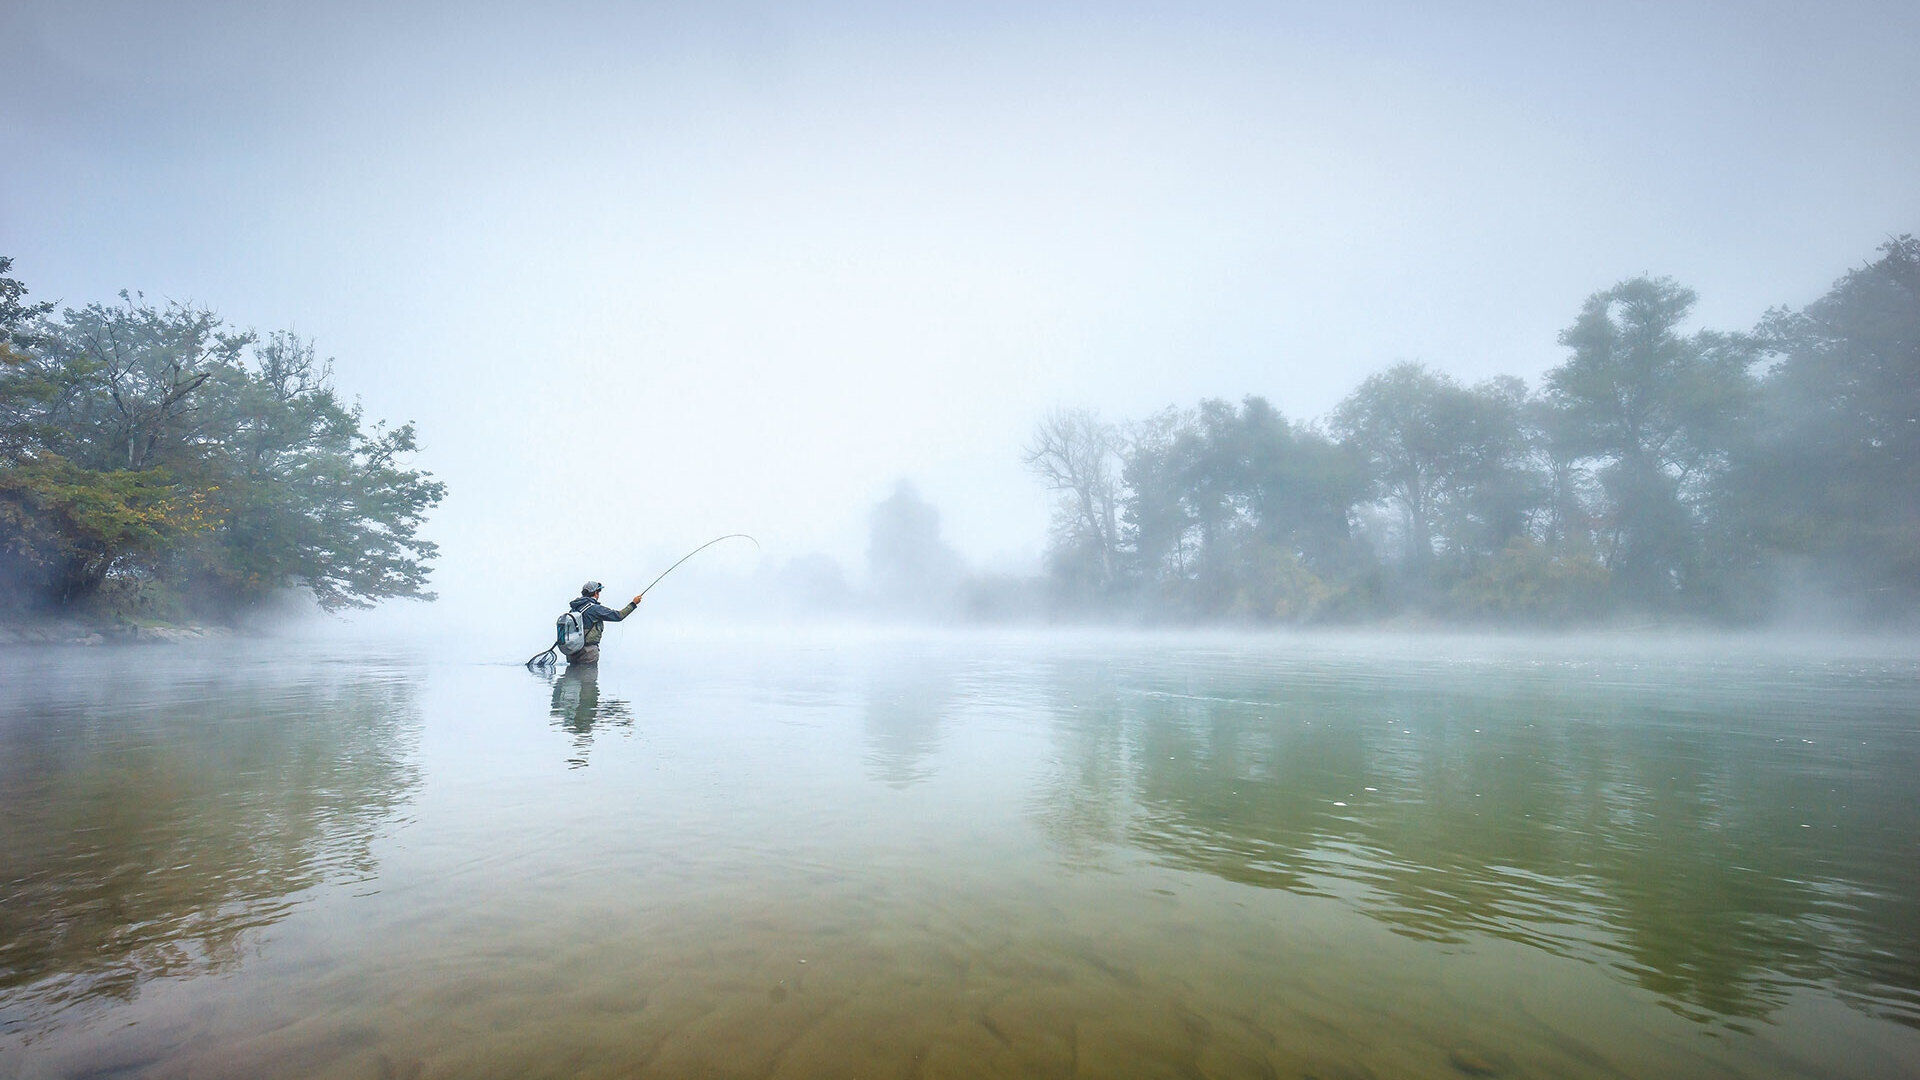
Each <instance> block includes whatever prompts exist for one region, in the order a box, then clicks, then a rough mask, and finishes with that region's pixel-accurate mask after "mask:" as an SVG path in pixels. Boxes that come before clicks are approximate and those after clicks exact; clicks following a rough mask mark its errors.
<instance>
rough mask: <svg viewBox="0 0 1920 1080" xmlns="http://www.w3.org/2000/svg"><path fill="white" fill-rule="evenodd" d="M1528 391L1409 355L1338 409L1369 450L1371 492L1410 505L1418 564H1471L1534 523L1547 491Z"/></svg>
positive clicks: (1352, 436)
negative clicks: (1525, 422) (1532, 442)
mask: <svg viewBox="0 0 1920 1080" xmlns="http://www.w3.org/2000/svg"><path fill="white" fill-rule="evenodd" d="M1526 400H1527V393H1526V386H1525V384H1524V383H1522V382H1520V380H1518V379H1513V378H1503V379H1495V380H1492V381H1490V382H1488V383H1485V384H1483V385H1481V386H1477V387H1473V388H1471V389H1469V388H1467V387H1463V386H1461V385H1460V384H1459V383H1457V382H1455V381H1454V380H1453V379H1452V378H1450V377H1448V376H1446V375H1444V374H1440V373H1437V372H1432V371H1429V370H1427V369H1426V368H1425V367H1424V366H1422V365H1420V364H1414V363H1403V364H1396V365H1394V366H1393V367H1391V368H1389V369H1387V370H1386V371H1385V372H1382V373H1381V374H1378V375H1374V376H1371V377H1369V378H1368V379H1367V380H1366V381H1364V382H1362V383H1361V384H1360V386H1359V388H1357V389H1356V390H1354V392H1353V393H1352V394H1350V395H1348V396H1347V398H1346V400H1345V401H1343V402H1341V404H1340V406H1339V408H1338V409H1336V410H1335V412H1334V416H1333V430H1334V431H1335V433H1337V434H1338V435H1339V436H1340V437H1341V438H1342V439H1343V440H1344V441H1345V442H1346V443H1347V444H1348V445H1349V446H1351V447H1353V448H1354V449H1355V450H1356V451H1358V452H1359V453H1360V454H1362V455H1364V456H1365V458H1366V461H1367V465H1368V471H1369V478H1370V490H1371V493H1372V494H1373V495H1374V497H1376V498H1380V499H1384V500H1386V501H1387V502H1389V503H1391V504H1393V505H1394V506H1395V507H1397V508H1398V510H1399V511H1400V516H1401V521H1402V523H1403V525H1404V527H1405V529H1406V544H1405V552H1404V559H1405V561H1406V563H1407V564H1408V565H1409V567H1410V568H1411V569H1412V570H1413V571H1414V572H1415V573H1419V574H1448V575H1457V574H1461V573H1468V572H1471V571H1472V570H1473V568H1474V567H1476V566H1477V565H1478V564H1479V563H1480V562H1482V561H1484V560H1485V559H1486V558H1488V557H1490V556H1491V555H1492V554H1493V553H1494V552H1497V551H1499V550H1500V549H1501V547H1502V546H1503V545H1505V544H1506V543H1507V542H1508V541H1509V540H1511V539H1513V538H1514V537H1516V536H1520V535H1522V534H1523V533H1524V532H1525V530H1526V528H1527V524H1528V519H1529V516H1530V515H1531V513H1532V512H1533V510H1534V509H1535V507H1536V506H1538V505H1539V504H1540V502H1541V501H1542V499H1543V498H1544V491H1545V485H1544V484H1543V483H1542V482H1541V480H1540V478H1539V477H1538V476H1537V475H1536V474H1535V472H1534V471H1533V469H1532V467H1531V466H1532V463H1531V462H1530V461H1529V457H1530V448H1529V445H1528V440H1527V437H1526V432H1525V430H1524V428H1523V426H1522V422H1521V421H1522V416H1523V414H1524V411H1525V406H1526ZM1436 558H1441V559H1444V560H1445V562H1446V564H1447V565H1445V566H1438V567H1437V566H1434V565H1433V563H1434V561H1435V559H1436Z"/></svg>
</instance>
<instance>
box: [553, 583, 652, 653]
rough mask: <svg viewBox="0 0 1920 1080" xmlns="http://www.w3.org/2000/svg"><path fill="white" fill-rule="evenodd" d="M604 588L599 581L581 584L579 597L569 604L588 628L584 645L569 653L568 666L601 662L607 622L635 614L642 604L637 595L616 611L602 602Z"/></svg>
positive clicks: (570, 608)
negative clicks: (603, 635) (601, 638)
mask: <svg viewBox="0 0 1920 1080" xmlns="http://www.w3.org/2000/svg"><path fill="white" fill-rule="evenodd" d="M603 588H605V586H603V585H601V584H600V583H599V582H597V581H589V582H587V583H586V584H585V585H582V586H580V595H579V597H578V598H577V599H575V600H574V601H573V603H571V604H568V605H567V607H568V609H569V610H571V611H573V612H575V613H576V614H578V615H579V616H580V621H581V622H582V623H584V624H586V630H587V636H586V644H584V645H582V646H581V647H580V649H579V651H578V652H572V653H568V654H567V666H568V667H570V668H572V667H579V666H581V665H583V664H597V663H599V662H600V635H601V634H602V633H604V632H605V628H606V624H607V623H610V622H619V621H620V620H621V619H624V618H626V617H627V616H629V615H631V614H633V609H634V608H637V607H639V606H640V598H639V597H638V596H636V597H634V598H633V603H631V604H628V605H627V606H626V607H623V608H621V609H620V610H619V611H615V610H613V609H612V608H610V607H608V606H606V605H605V604H602V603H601V602H600V590H601V589H603Z"/></svg>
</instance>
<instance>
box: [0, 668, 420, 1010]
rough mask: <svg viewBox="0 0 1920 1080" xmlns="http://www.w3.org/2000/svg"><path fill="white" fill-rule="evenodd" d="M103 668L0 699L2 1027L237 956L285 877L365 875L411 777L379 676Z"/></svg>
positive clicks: (123, 995)
mask: <svg viewBox="0 0 1920 1080" xmlns="http://www.w3.org/2000/svg"><path fill="white" fill-rule="evenodd" d="M103 681H104V680H103ZM112 683H113V689H114V691H116V693H117V699H118V701H120V702H125V704H110V703H107V702H105V701H104V700H101V698H102V695H98V694H89V693H88V692H87V691H86V690H84V689H78V688H75V689H73V691H72V692H71V693H66V691H67V690H68V689H69V688H48V689H47V690H46V691H45V692H43V693H41V694H40V696H39V697H38V698H37V699H35V700H30V701H27V702H20V703H7V704H5V705H4V707H3V708H0V812H4V813H5V815H6V842H5V844H4V845H0V882H5V891H4V893H0V1028H4V1029H8V1030H11V1029H14V1028H16V1027H18V1026H20V1025H22V1024H28V1023H34V1022H43V1021H46V1020H49V1019H51V1018H52V1017H53V1016H54V1015H55V1014H57V1013H59V1012H61V1011H62V1010H64V1009H66V1008H67V1007H69V1006H72V1005H75V1004H77V1003H80V1002H84V1001H87V1000H89V999H99V998H106V999H119V1000H126V999H131V998H132V997H133V996H134V995H135V994H136V993H137V992H138V990H139V988H140V986H141V985H142V984H144V983H145V982H146V981H147V980H149V979H153V978H157V977H162V976H176V975H188V974H197V973H202V972H208V971H213V970H217V969H219V968H222V967H225V966H228V965H230V964H233V963H236V962H237V961H238V959H239V956H240V954H241V950H242V947H243V943H244V940H245V935H246V934H247V931H249V930H253V929H256V928H259V927H263V926H266V925H269V924H271V923H274V922H276V921H278V920H279V919H281V918H282V917H284V916H285V915H286V914H287V913H288V912H289V911H290V910H291V909H292V908H293V907H294V905H295V903H296V901H295V900H294V898H293V894H294V893H295V892H297V891H299V890H301V889H304V888H307V887H309V886H312V885H316V884H319V883H321V882H322V881H325V880H334V879H342V878H345V879H352V878H354V877H364V876H368V875H371V874H372V873H373V872H374V869H375V867H374V859H373V855H372V853H371V850H370V845H371V842H372V839H373V837H374V835H375V832H376V829H377V828H378V826H379V824H380V823H381V822H382V821H384V820H386V819H387V818H389V817H390V816H391V815H392V814H393V812H394V811H395V810H396V809H397V808H398V807H399V806H400V805H401V803H402V802H403V801H404V800H405V799H406V798H407V797H408V795H409V792H410V791H411V789H412V788H413V786H414V785H415V784H416V782H417V775H416V771H415V766H414V764H413V763H412V761H411V756H412V753H413V746H414V742H415V739H416V734H415V733H416V732H417V725H418V719H417V713H416V709H415V705H414V702H413V688H412V687H411V685H409V684H408V683H406V682H404V681H400V680H396V679H394V678H392V677H391V676H386V677H376V676H367V677H364V678H356V677H353V676H342V675H341V674H340V673H338V672H337V671H336V672H330V673H327V674H326V675H324V676H320V675H316V676H315V677H313V678H311V679H309V680H305V681H291V682H290V681H270V682H269V681H262V680H261V679H260V678H258V677H257V676H254V677H236V678H220V679H213V680H203V681H199V682H196V683H194V684H192V685H191V687H182V686H180V685H178V684H177V683H175V684H169V683H168V682H167V681H166V680H164V679H157V680H144V681H143V680H142V679H140V678H139V677H137V676H125V677H116V678H115V679H113V680H112ZM63 693H65V694H66V696H64V697H63V696H62V695H63ZM89 696H91V697H92V698H93V700H86V698H87V697H89ZM75 698H80V699H81V700H75Z"/></svg>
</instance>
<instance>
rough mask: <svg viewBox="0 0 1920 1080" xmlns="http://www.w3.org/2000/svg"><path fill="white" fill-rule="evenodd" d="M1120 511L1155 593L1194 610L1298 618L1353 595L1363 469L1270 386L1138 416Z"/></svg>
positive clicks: (1127, 458)
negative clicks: (1355, 521)
mask: <svg viewBox="0 0 1920 1080" xmlns="http://www.w3.org/2000/svg"><path fill="white" fill-rule="evenodd" d="M1124 457H1125V465H1124V468H1123V471H1122V476H1123V478H1124V480H1125V485H1126V488H1125V493H1124V498H1123V502H1124V509H1123V513H1122V518H1123V521H1124V523H1125V527H1126V536H1127V539H1128V540H1129V541H1130V544H1131V548H1132V554H1133V556H1134V560H1135V565H1136V566H1137V567H1138V568H1139V572H1140V574H1141V575H1142V579H1143V580H1142V584H1143V586H1145V587H1146V589H1147V595H1149V596H1152V597H1157V598H1159V599H1160V600H1162V601H1163V602H1170V603H1172V604H1173V605H1174V606H1175V608H1176V609H1177V610H1180V611H1184V612H1186V613H1187V614H1190V615H1196V616H1206V615H1227V616H1236V617H1247V618H1255V619H1299V618H1310V617H1315V616H1318V615H1323V614H1326V613H1328V612H1330V611H1332V610H1334V609H1335V608H1338V607H1339V606H1340V605H1341V604H1342V603H1344V602H1345V601H1346V597H1347V596H1348V594H1349V592H1350V589H1349V585H1350V582H1349V580H1348V579H1349V578H1350V577H1351V576H1352V575H1353V573H1354V570H1355V560H1354V555H1355V550H1354V548H1355V541H1354V540H1353V537H1352V529H1351V513H1352V510H1353V506H1354V504H1355V503H1356V502H1357V501H1358V500H1359V499H1360V498H1361V497H1362V494H1363V492H1364V490H1365V476H1364V471H1363V469H1362V468H1361V467H1360V465H1359V462H1358V460H1357V459H1356V458H1354V457H1353V456H1352V455H1350V454H1348V453H1347V452H1346V451H1345V450H1344V449H1343V448H1341V447H1337V446H1335V445H1334V444H1333V443H1331V442H1330V441H1328V440H1327V439H1325V438H1324V437H1322V436H1320V435H1318V434H1317V433H1315V432H1313V431H1311V430H1309V429H1306V428H1301V427H1298V426H1296V425H1293V424H1291V423H1289V422H1288V421H1287V420H1286V418H1285V417H1284V416H1282V415H1281V414H1280V412H1279V410H1277V409H1275V408H1274V407H1273V406H1272V405H1271V404H1270V403H1269V402H1267V401H1266V399H1264V398H1260V397H1249V398H1247V399H1245V400H1244V401H1242V402H1241V403H1240V404H1239V405H1238V406H1237V407H1236V406H1235V405H1234V404H1232V403H1231V402H1227V401H1222V400H1218V399H1209V400H1206V401H1202V402H1200V404H1199V405H1198V406H1197V407H1195V408H1193V409H1191V410H1170V411H1167V412H1163V413H1161V414H1159V415H1157V416H1155V417H1153V418H1151V419H1149V420H1148V421H1146V422H1145V423H1142V424H1140V425H1136V426H1135V427H1134V428H1133V430H1132V433H1131V438H1130V439H1129V440H1128V444H1127V448H1126V451H1125V455H1124Z"/></svg>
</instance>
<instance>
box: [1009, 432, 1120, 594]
mask: <svg viewBox="0 0 1920 1080" xmlns="http://www.w3.org/2000/svg"><path fill="white" fill-rule="evenodd" d="M1119 448H1120V436H1119V432H1118V431H1117V430H1115V428H1114V427H1113V425H1111V424H1108V423H1106V422H1104V421H1102V420H1101V419H1100V418H1099V416H1097V415H1096V414H1094V413H1092V412H1090V411H1088V410H1085V409H1059V410H1055V411H1054V412H1052V413H1050V414H1048V416H1047V417H1046V419H1044V420H1042V421H1041V422H1040V424H1039V426H1038V427H1037V428H1035V429H1034V433H1033V440H1032V441H1031V442H1029V443H1028V444H1027V448H1026V451H1025V453H1024V454H1023V455H1022V457H1021V460H1022V461H1024V462H1025V463H1026V466H1027V468H1028V469H1030V470H1032V471H1033V473H1034V474H1035V475H1037V476H1038V477H1040V479H1041V480H1042V482H1044V483H1045V484H1046V485H1047V489H1048V490H1050V491H1056V492H1059V493H1060V495H1061V498H1060V503H1059V506H1058V508H1057V510H1056V513H1055V516H1054V547H1055V550H1056V551H1059V552H1067V553H1071V556H1070V557H1071V558H1073V559H1076V560H1079V561H1081V562H1083V563H1084V564H1085V565H1086V570H1087V571H1091V573H1090V574H1087V573H1085V572H1083V576H1091V577H1092V578H1093V581H1092V582H1091V585H1092V588H1093V590H1094V591H1101V592H1104V591H1105V590H1107V589H1110V588H1112V586H1113V584H1114V581H1115V577H1116V564H1117V562H1118V559H1119V551H1120V536H1119V524H1118V514H1119V509H1118V507H1119V485H1118V483H1117V481H1116V479H1115V476H1114V473H1115V467H1116V464H1117V461H1118V453H1119Z"/></svg>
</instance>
